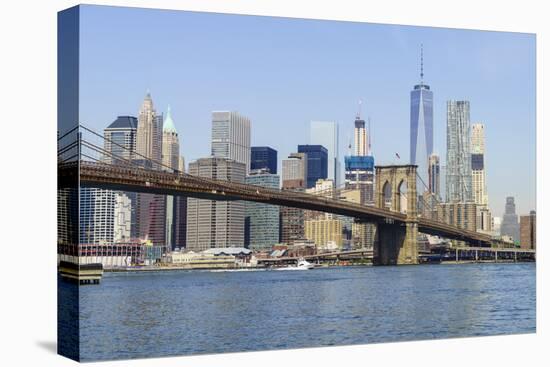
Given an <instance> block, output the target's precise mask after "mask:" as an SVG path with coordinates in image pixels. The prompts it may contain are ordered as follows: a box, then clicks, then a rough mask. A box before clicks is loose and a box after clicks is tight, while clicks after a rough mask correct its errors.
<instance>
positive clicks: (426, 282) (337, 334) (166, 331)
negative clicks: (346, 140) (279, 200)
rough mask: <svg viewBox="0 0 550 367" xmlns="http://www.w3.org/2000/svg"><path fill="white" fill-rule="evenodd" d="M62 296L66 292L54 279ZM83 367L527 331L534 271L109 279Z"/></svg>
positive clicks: (530, 266)
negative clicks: (89, 363)
mask: <svg viewBox="0 0 550 367" xmlns="http://www.w3.org/2000/svg"><path fill="white" fill-rule="evenodd" d="M60 284H61V289H60V292H61V294H63V292H64V291H67V289H64V288H65V287H69V286H72V285H69V284H65V283H64V282H63V281H62V282H61V283H60ZM79 290H80V296H79V304H80V311H79V314H80V348H81V349H80V354H81V355H80V357H81V360H83V361H90V360H106V359H119V358H138V357H139V358H143V357H154V356H168V355H185V354H200V353H222V352H239V351H252V350H266V349H287V348H301V347H314V346H331V345H349V344H365V343H379V342H392V341H404V340H417V339H436V338H453V337H465V336H479V335H499V334H514V333H533V332H535V324H536V323H535V314H536V309H535V304H536V302H535V299H536V295H535V264H534V263H523V264H465V265H418V266H397V267H396V266H392V267H368V266H367V267H337V268H325V269H315V270H310V271H249V272H209V271H174V272H156V273H105V274H104V276H103V279H102V281H101V284H100V285H90V286H80V287H79Z"/></svg>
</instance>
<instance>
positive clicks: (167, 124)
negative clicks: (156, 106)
mask: <svg viewBox="0 0 550 367" xmlns="http://www.w3.org/2000/svg"><path fill="white" fill-rule="evenodd" d="M162 131H163V132H167V133H175V134H177V133H178V132H177V131H176V126H175V125H174V121H173V120H172V114H171V113H170V106H168V108H167V109H166V117H165V118H164V124H163V125H162Z"/></svg>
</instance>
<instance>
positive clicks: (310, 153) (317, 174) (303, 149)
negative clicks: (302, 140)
mask: <svg viewBox="0 0 550 367" xmlns="http://www.w3.org/2000/svg"><path fill="white" fill-rule="evenodd" d="M298 153H305V154H306V159H307V177H306V187H307V188H310V187H313V186H315V183H316V182H317V180H318V179H320V178H327V177H328V151H327V148H325V147H324V146H322V145H298Z"/></svg>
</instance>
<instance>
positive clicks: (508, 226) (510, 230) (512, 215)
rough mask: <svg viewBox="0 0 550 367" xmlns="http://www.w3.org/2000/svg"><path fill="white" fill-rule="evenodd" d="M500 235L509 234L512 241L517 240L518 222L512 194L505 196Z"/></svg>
mask: <svg viewBox="0 0 550 367" xmlns="http://www.w3.org/2000/svg"><path fill="white" fill-rule="evenodd" d="M500 235H501V236H510V237H512V238H513V239H514V242H516V241H519V223H518V216H517V214H516V204H515V202H514V197H513V196H508V197H507V198H506V205H505V207H504V215H503V216H502V222H501V224H500Z"/></svg>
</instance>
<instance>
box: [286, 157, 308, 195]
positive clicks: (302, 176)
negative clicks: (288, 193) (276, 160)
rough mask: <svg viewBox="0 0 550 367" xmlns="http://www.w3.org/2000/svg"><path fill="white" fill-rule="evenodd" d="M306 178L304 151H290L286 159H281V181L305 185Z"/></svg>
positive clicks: (296, 185) (299, 185) (300, 185)
mask: <svg viewBox="0 0 550 367" xmlns="http://www.w3.org/2000/svg"><path fill="white" fill-rule="evenodd" d="M306 179H307V155H306V154H305V153H291V154H290V155H289V156H288V158H287V159H283V183H284V182H285V181H286V182H289V181H293V182H294V183H293V184H288V183H287V186H292V187H302V188H305V187H306Z"/></svg>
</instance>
